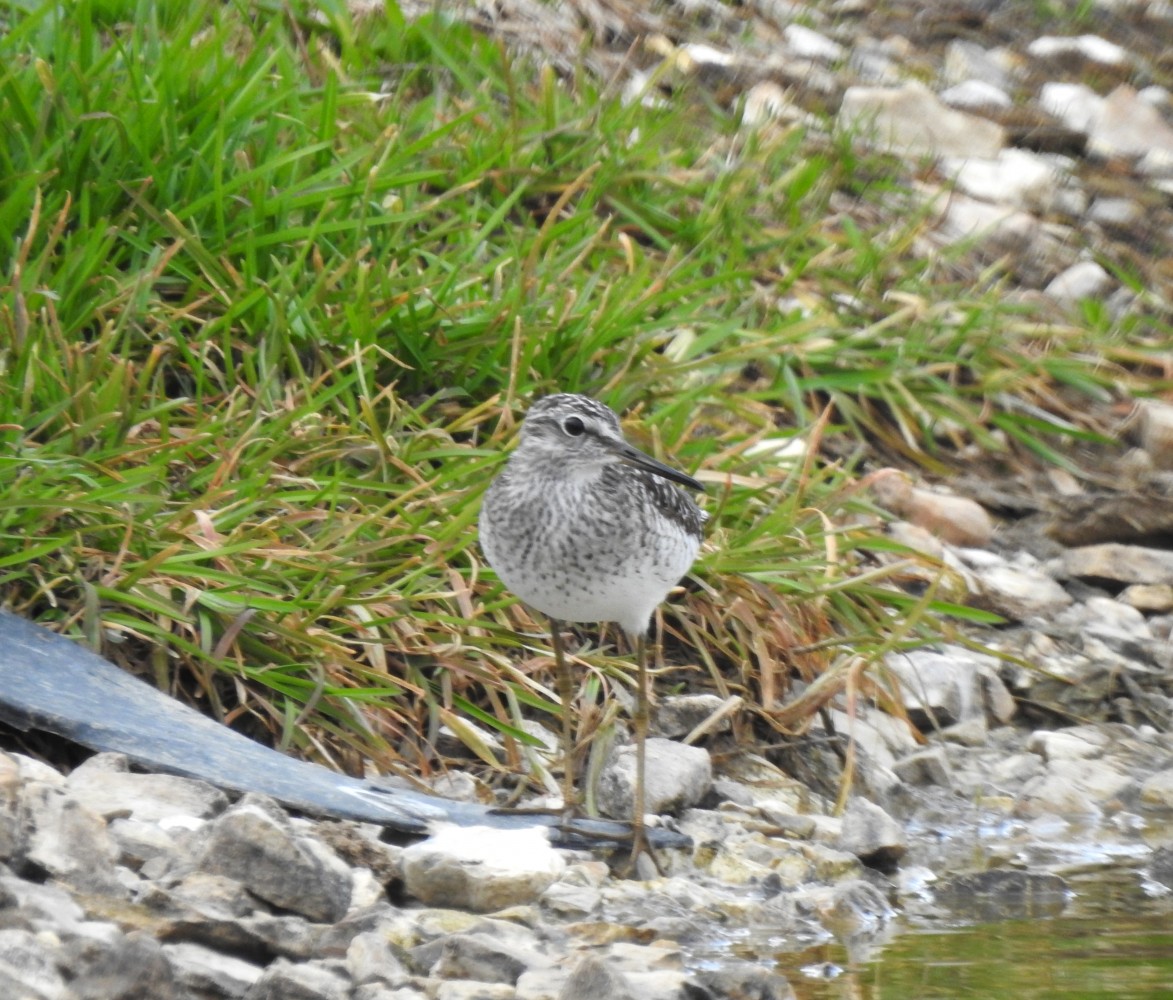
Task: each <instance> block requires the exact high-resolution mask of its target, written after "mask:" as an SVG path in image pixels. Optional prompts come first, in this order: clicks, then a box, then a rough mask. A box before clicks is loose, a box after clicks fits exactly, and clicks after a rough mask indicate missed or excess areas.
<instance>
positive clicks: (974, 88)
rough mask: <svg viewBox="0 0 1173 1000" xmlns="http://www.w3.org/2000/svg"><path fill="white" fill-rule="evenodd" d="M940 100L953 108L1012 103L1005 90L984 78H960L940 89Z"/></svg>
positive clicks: (1000, 106) (997, 106) (1002, 105)
mask: <svg viewBox="0 0 1173 1000" xmlns="http://www.w3.org/2000/svg"><path fill="white" fill-rule="evenodd" d="M941 100H942V101H944V102H945V103H946V104H948V105H949V106H950V107H953V108H1008V107H1010V106H1011V105H1012V104H1013V103H1014V102H1013V101H1011V100H1010V95H1009V94H1007V93H1006V91H1004V90H1002V89H1000V88H998V87H995V86H994V85H993V84H992V83H986V81H985V80H962V81H961V83H958V84H954V86H952V87H950V88H949V89H948V90H943V91H941Z"/></svg>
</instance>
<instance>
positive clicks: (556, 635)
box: [550, 618, 578, 819]
mask: <svg viewBox="0 0 1173 1000" xmlns="http://www.w3.org/2000/svg"><path fill="white" fill-rule="evenodd" d="M550 639H551V643H552V645H553V646H554V666H555V668H556V669H557V672H558V697H559V699H560V700H561V701H562V811H563V815H564V816H565V817H566V818H567V819H569V818H571V817H573V816H574V815H575V813H577V811H578V797H577V796H576V795H575V791H574V712H573V710H572V709H573V701H574V678H573V677H572V676H571V674H570V665H569V664H568V663H567V662H566V654H565V653H564V652H563V650H562V623H561V622H559V621H557V620H556V619H554V618H551V619H550Z"/></svg>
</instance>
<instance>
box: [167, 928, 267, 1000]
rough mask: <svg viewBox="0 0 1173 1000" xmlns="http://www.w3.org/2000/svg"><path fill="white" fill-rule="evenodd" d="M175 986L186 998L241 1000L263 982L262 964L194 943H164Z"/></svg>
mask: <svg viewBox="0 0 1173 1000" xmlns="http://www.w3.org/2000/svg"><path fill="white" fill-rule="evenodd" d="M163 954H164V955H165V956H166V958H167V961H168V962H169V963H170V964H171V967H172V969H173V970H174V974H175V983H176V985H177V986H178V987H179V988H180V989H181V990H183V991H185V993H184V995H189V994H194V995H195V996H209V995H210V996H214V997H240V996H244V994H245V993H246V992H247V991H248V989H249V988H250V987H251V986H252V985H253V984H254V983H256V982H257V980H259V979H260V977H261V974H262V973H263V972H264V970H263V969H262V968H261V967H260V966H259V965H254V964H253V963H252V962H246V961H244V960H243V959H240V958H234V957H233V956H232V955H226V954H224V953H223V952H220V951H216V950H215V949H212V948H207V947H205V946H204V945H202V944H195V943H193V942H190V941H179V942H176V943H174V944H164V945H163Z"/></svg>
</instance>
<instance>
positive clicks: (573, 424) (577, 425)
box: [562, 417, 586, 437]
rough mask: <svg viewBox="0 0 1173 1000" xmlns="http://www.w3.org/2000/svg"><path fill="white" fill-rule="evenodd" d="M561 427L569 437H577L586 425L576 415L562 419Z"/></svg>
mask: <svg viewBox="0 0 1173 1000" xmlns="http://www.w3.org/2000/svg"><path fill="white" fill-rule="evenodd" d="M562 429H563V430H564V431H566V433H567V434H569V435H570V436H571V437H578V436H579V435H580V434H581V433H582V432H583V431H585V430H586V426H585V425H584V424H583V422H582V421H581V420H580V419H579V418H578V417H567V418H566V419H565V420H563V421H562Z"/></svg>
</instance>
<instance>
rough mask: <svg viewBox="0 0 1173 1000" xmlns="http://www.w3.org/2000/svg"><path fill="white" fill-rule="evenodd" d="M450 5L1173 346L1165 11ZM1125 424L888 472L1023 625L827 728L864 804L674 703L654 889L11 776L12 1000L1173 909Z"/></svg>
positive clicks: (1161, 749)
mask: <svg viewBox="0 0 1173 1000" xmlns="http://www.w3.org/2000/svg"><path fill="white" fill-rule="evenodd" d="M410 6H411V5H410V4H405V5H404V7H405V10H407V11H408V12H409V13H411V11H410V9H409V8H410ZM432 6H433V5H432V4H431V3H430V2H429V3H426V4H423V5H421V12H422V11H423V9H424V8H426V9H427V10H431V8H432ZM452 6H453V16H461V17H465V18H467V19H469V20H470V21H472V22H473V23H475V24H477V25H478V26H480V27H482V28H483V29H485V30H488V31H493V32H495V33H497V34H499V35H500V36H501V37H502V38H504V39H505V40H506V41H507V42H508V43H510V44H513V45H515V46H517V47H518V48H521V49H526V50H529V51H542V52H543V53H544V54H545V55H546V56H548V57H549V58H550V59H552V60H553V61H554V62H555V63H558V62H559V61H560V60H571V59H574V58H577V57H578V56H579V54H580V53H581V52H583V51H584V49H585V48H586V47H587V46H586V44H585V39H586V38H587V37H588V36H594V37H599V38H602V37H606V38H608V39H609V40H610V42H609V44H608V45H607V46H605V47H596V48H592V49H590V52H589V55H588V62H589V63H590V64H591V65H592V66H593V67H594V69H595V70H596V71H597V72H600V73H608V74H612V73H616V72H622V73H625V74H626V76H625V86H626V91H627V93H628V95H629V97H630V99H632V100H645V101H653V100H662V99H670V97H669V96H668V95H667V94H665V93H661V92H660V90H659V89H658V88H659V86H660V85H661V84H662V83H663V81H664V80H665V79H667V78H670V77H672V76H675V77H676V78H679V79H691V80H694V81H697V85H703V86H705V87H708V88H710V89H711V90H712V92H713V93H714V94H717V95H720V98H721V99H722V100H724V101H726V102H727V103H728V104H729V105H730V106H735V105H739V106H741V107H742V108H743V112H742V117H743V128H745V129H769V128H773V127H782V126H785V125H786V124H788V123H792V122H794V121H803V122H807V123H809V125H810V127H811V128H812V129H814V130H816V131H817V130H820V129H823V130H827V131H828V132H830V131H831V130H832V129H834V128H836V127H850V128H853V129H859V130H860V134H861V141H863V138H862V136H863V133H864V132H865V131H866V132H867V133H868V135H870V137H871V138H870V141H871V142H873V143H878V144H879V145H880V146H882V147H883V148H885V149H887V150H889V151H891V152H893V153H894V154H896V155H897V156H898V157H901V158H903V159H904V161H905V162H906V165H907V169H908V171H909V181H908V187H907V192H908V196H909V198H910V199H912V203H915V204H916V206H917V209H918V210H924V211H927V212H929V213H931V215H932V218H933V220H934V222H933V224H932V225H931V226H930V227H928V228H927V229H926V231H925V234H924V236H923V238H922V239H921V241H920V243H921V251H922V252H923V253H924V254H925V255H926V257H930V256H932V255H934V254H937V253H939V252H940V251H941V250H942V248H949V249H950V250H958V248H961V250H960V251H959V252H963V255H962V256H961V257H959V258H958V259H961V260H964V261H966V262H968V263H969V264H972V265H973V266H975V267H978V266H982V265H983V264H984V263H988V262H990V261H993V260H999V261H1001V262H1002V263H1003V265H1004V266H1005V267H1006V268H1007V273H1008V274H1009V276H1010V286H1009V288H1008V295H1011V296H1014V297H1016V298H1018V299H1020V300H1021V301H1023V302H1028V303H1032V304H1035V305H1038V304H1040V303H1041V304H1043V305H1044V306H1045V307H1046V308H1047V309H1049V310H1051V314H1052V315H1053V316H1054V317H1056V318H1057V319H1059V320H1061V318H1062V317H1063V315H1064V314H1065V312H1064V311H1065V310H1068V309H1071V308H1076V307H1077V305H1078V303H1080V302H1081V301H1084V300H1087V299H1089V298H1090V299H1091V300H1093V301H1094V302H1095V303H1097V304H1098V305H1099V306H1102V307H1103V308H1104V309H1107V310H1109V311H1110V312H1111V313H1113V314H1119V313H1122V312H1124V311H1128V310H1134V311H1138V312H1140V313H1142V314H1145V315H1151V316H1153V317H1155V318H1156V319H1158V320H1160V321H1161V322H1164V323H1165V324H1166V326H1165V327H1164V328H1165V329H1167V328H1168V327H1167V324H1168V321H1169V317H1170V314H1171V310H1170V299H1171V298H1173V296H1171V295H1170V292H1171V291H1173V270H1170V268H1169V261H1170V259H1173V251H1171V248H1173V201H1171V199H1173V103H1171V97H1170V93H1169V90H1168V89H1166V87H1165V86H1164V85H1163V84H1162V82H1161V81H1167V80H1168V79H1169V76H1170V73H1171V72H1173V66H1171V65H1170V62H1169V58H1170V57H1169V53H1170V52H1171V51H1173V45H1171V44H1170V42H1171V40H1173V5H1171V4H1169V3H1167V2H1160V0H1158V2H1149V3H1143V2H1135V3H1129V2H1107V0H1104V2H1101V3H1093V4H1091V5H1090V11H1091V16H1090V23H1089V24H1088V26H1087V27H1088V30H1086V31H1082V32H1080V33H1067V34H1064V35H1061V36H1060V35H1055V34H1024V33H1023V29H1022V27H1021V26H1019V25H1016V24H1015V22H1014V17H1015V7H1016V5H1014V4H1002V5H997V4H981V3H977V2H974V3H968V4H967V3H957V4H948V5H935V4H905V5H900V4H897V5H889V6H887V7H886V8H885V10H883V11H881V10H879V5H875V6H873V5H871V4H869V3H867V2H866V0H841V2H838V3H834V4H823V5H817V6H816V5H810V6H807V5H803V4H799V3H793V4H792V3H786V2H780V3H766V2H761V3H757V4H752V5H741V6H735V5H729V6H726V5H722V4H717V3H708V2H690V3H681V4H670V5H665V6H664V7H663V8H662V9H661V8H656V12H647V11H643V10H642V9H640V10H626V9H623V8H622V7H621V5H617V4H604V3H596V2H579V3H574V4H561V5H554V6H547V5H544V4H538V3H536V2H534V3H528V4H527V3H517V2H514V3H497V4H479V5H473V4H470V5H452ZM944 8H947V9H944ZM732 38H737V39H738V42H737V44H736V45H734V44H733V43H731V42H728V41H726V43H724V44H722V42H721V40H722V39H725V40H728V39H732ZM632 52H634V53H636V54H635V56H634V57H632V56H631V55H630V53H632ZM652 81H658V83H653V82H652ZM926 161H931V164H932V165H931V167H928V168H926V167H924V166H923V164H924V163H925V162H926ZM914 167H915V170H914ZM914 173H915V177H913V174H914ZM1123 273H1127V274H1131V275H1133V276H1134V277H1135V280H1132V281H1129V282H1124V281H1122V280H1121V278H1120V275H1121V274H1123ZM847 305H848V306H849V304H847ZM1158 329H1159V327H1158V325H1157V324H1156V323H1155V324H1154V327H1153V330H1154V333H1153V335H1154V337H1156V336H1158V335H1159V334H1158V332H1157V331H1158ZM1116 402H1117V404H1118V403H1119V402H1120V401H1116ZM1125 402H1126V403H1127V404H1128V405H1127V406H1124V407H1121V406H1119V405H1117V406H1115V407H1114V408H1112V407H1108V406H1105V412H1104V421H1105V427H1106V428H1107V430H1108V431H1110V432H1111V433H1110V434H1109V437H1111V438H1114V439H1115V440H1116V441H1117V442H1118V446H1116V447H1108V446H1105V447H1102V448H1101V450H1100V451H1098V452H1097V453H1096V456H1095V475H1093V476H1089V477H1085V478H1079V477H1076V476H1073V475H1071V474H1069V473H1065V472H1060V471H1051V472H1039V473H1037V474H1036V475H1033V476H1032V477H1028V478H1017V479H1016V478H1011V477H1007V478H1006V479H1004V480H1000V479H997V478H991V477H988V476H984V477H983V476H976V475H975V476H974V477H973V478H972V479H967V478H966V477H960V478H958V479H957V481H955V482H951V483H950V484H949V486H948V488H947V489H946V488H938V487H930V486H926V485H925V484H924V483H919V482H914V481H913V480H912V479H910V478H908V477H907V476H906V475H905V474H904V473H902V472H895V471H891V470H883V471H882V472H876V473H873V474H872V477H871V479H870V480H869V482H868V483H867V486H868V487H869V488H870V489H871V490H872V494H873V496H874V497H875V500H876V502H877V503H878V504H879V505H881V506H883V507H886V508H887V509H888V510H889V511H890V512H891V513H892V515H893V517H894V518H896V520H895V522H894V523H893V524H891V525H890V526H889V528H888V530H889V531H890V532H891V534H892V536H893V537H894V538H896V539H897V540H898V541H900V542H902V543H904V544H905V545H906V546H908V547H909V549H910V550H911V551H913V552H917V553H920V554H921V555H922V556H924V557H928V558H929V559H931V560H934V561H935V566H934V568H932V569H930V568H929V564H928V562H926V561H924V560H913V559H910V560H908V567H907V584H908V587H909V589H910V590H912V591H914V592H915V591H916V590H917V588H918V587H920V588H923V587H925V586H930V585H935V586H941V587H942V588H944V591H945V592H944V596H948V598H949V599H950V600H953V601H955V602H957V603H960V604H967V605H971V606H974V607H979V608H983V609H986V610H989V611H992V612H995V613H997V614H998V615H1000V616H1002V618H1003V619H1004V624H1002V625H998V626H991V627H989V628H985V629H981V628H977V627H972V626H967V627H966V628H965V629H964V631H963V632H962V631H960V630H959V636H958V641H957V642H955V643H952V644H946V645H942V646H939V647H936V648H931V649H921V650H911V651H900V652H893V653H891V654H889V655H888V657H887V658H886V661H885V663H884V670H883V676H884V679H885V683H886V684H889V685H890V686H891V689H892V690H895V691H898V692H899V697H900V700H901V701H902V703H903V704H902V710H903V712H904V713H905V714H906V716H907V719H906V720H905V719H900V718H898V717H896V716H894V715H893V714H892V713H891V712H889V711H883V710H881V709H880V708H879V707H877V706H876V705H874V704H872V703H870V702H869V701H868V700H867V699H865V698H863V697H859V698H854V699H848V698H841V699H839V700H837V701H833V702H832V703H831V706H830V707H829V709H828V711H827V712H826V713H825V714H824V715H823V716H822V722H821V723H820V724H819V725H818V726H816V728H815V730H814V731H812V732H811V733H810V734H808V736H807V737H806V742H805V743H804V744H803V748H802V752H805V753H808V754H809V759H810V760H811V761H812V768H813V769H814V770H818V768H819V766H820V764H819V762H820V761H825V769H826V770H827V771H828V772H834V774H835V776H836V780H837V777H838V775H839V774H841V773H842V768H843V767H844V766H845V762H850V766H851V767H852V768H853V769H854V770H853V774H854V779H853V781H852V797H851V799H850V801H848V803H847V804H846V808H845V809H844V810H842V811H841V812H839V811H837V809H836V804H835V802H834V801H833V800H832V797H831V795H830V794H829V791H828V787H827V785H826V783H824V782H820V781H818V780H816V779H815V778H811V779H810V780H799V779H798V778H795V777H793V776H792V775H790V774H788V773H786V772H784V771H783V770H782V769H781V768H780V767H779V766H777V765H776V764H775V763H771V762H770V761H769V760H767V759H766V757H765V756H764V755H759V754H757V753H754V752H753V749H752V748H745V747H736V746H732V745H730V743H729V742H728V741H727V740H726V738H725V736H724V734H723V733H722V718H723V716H724V715H725V714H727V713H728V712H730V711H735V710H736V706H735V705H727V704H725V703H722V702H721V701H720V700H719V699H705V698H698V697H691V698H690V697H689V696H680V697H664V698H661V699H660V705H659V715H658V719H657V725H658V737H657V739H656V740H654V741H653V743H652V745H651V746H650V747H649V769H650V774H649V784H650V786H651V787H650V789H649V792H650V797H651V801H652V803H653V804H654V806H655V808H656V810H657V811H658V812H661V811H662V812H664V813H670V814H672V816H671V818H670V819H668V820H666V821H667V822H671V823H672V824H673V825H674V826H675V827H676V828H677V829H679V830H680V831H681V832H682V833H684V834H687V835H688V836H689V837H691V839H692V843H693V847H692V848H691V850H687V851H685V850H672V851H664V852H662V857H661V859H660V860H661V863H662V866H663V868H664V873H663V874H662V875H659V876H656V877H653V878H649V879H648V880H646V881H626V880H619V879H616V878H614V877H612V875H611V872H610V869H609V868H608V866H607V864H606V861H605V860H604V858H603V853H602V852H594V851H580V852H572V851H565V850H555V849H554V848H552V847H550V846H549V844H548V843H547V842H546V839H545V834H544V831H541V830H534V831H522V832H512V833H502V832H500V831H494V830H488V829H476V828H467V827H466V828H460V827H448V828H445V829H442V830H437V831H436V832H435V834H434V836H433V837H431V838H429V839H428V840H425V841H420V842H416V843H411V842H409V841H407V840H405V839H404V840H399V839H396V838H395V837H393V836H391V835H390V834H388V833H387V831H385V830H383V829H381V828H379V827H377V826H374V825H371V824H361V823H355V822H349V821H337V820H324V819H313V818H307V817H302V816H291V815H289V814H288V813H287V811H286V810H284V809H283V808H281V807H280V806H279V805H278V804H277V803H275V802H273V801H272V800H269V799H266V798H264V797H261V796H254V795H246V796H243V797H241V798H239V799H236V800H235V801H234V800H233V799H232V798H230V796H229V795H227V794H225V793H224V792H223V791H220V790H218V789H217V788H215V787H213V786H212V785H210V784H207V783H204V782H200V781H195V780H191V779H187V778H179V777H174V776H170V775H163V774H146V773H138V772H136V771H135V770H133V769H132V768H131V767H130V766H129V764H128V762H127V760H126V758H124V757H120V756H119V755H117V754H99V755H97V756H94V757H91V758H89V759H87V760H85V761H84V762H83V763H81V764H80V765H79V766H77V767H75V768H72V769H71V770H68V769H66V768H64V767H62V768H61V769H58V768H55V767H52V766H49V765H48V764H46V763H44V762H42V761H39V760H37V759H34V757H33V756H31V755H29V754H26V753H21V752H17V751H15V750H12V751H8V752H0V996H3V997H12V998H14V1000H24V998H34V1000H120V998H127V1000H130V998H141V997H152V998H164V1000H165V998H175V1000H189V998H216V1000H220V998H234V1000H235V998H247V1000H262V998H274V1000H276V998H281V1000H302V998H304V1000H334V998H339V1000H340V998H352V1000H420V998H424V997H427V998H438V1000H482V998H484V1000H512V998H518V1000H547V998H551V1000H552V998H561V1000H579V998H582V1000H588V998H598V997H601V996H609V997H613V998H616V1000H618V998H621V997H627V996H637V995H638V996H640V997H641V1000H661V998H663V1000H669V998H672V1000H675V998H680V1000H684V998H689V1000H695V998H699V997H743V996H744V997H754V998H785V997H789V996H792V995H793V991H792V988H791V985H790V984H788V983H787V981H786V980H785V979H784V978H783V977H781V976H779V975H778V974H777V973H776V972H774V971H773V970H772V968H771V965H770V963H769V961H767V960H766V959H765V957H764V956H767V955H768V954H769V953H771V951H777V950H780V949H783V948H792V949H798V948H800V947H802V946H804V945H809V944H810V943H812V942H817V941H824V940H830V939H831V938H832V937H834V938H837V939H839V940H849V941H867V940H871V939H873V938H875V937H876V936H877V935H880V934H882V933H883V931H884V928H885V927H886V926H887V925H888V924H889V923H890V921H892V919H893V918H894V916H895V915H896V914H898V913H901V912H906V913H909V912H911V913H915V912H921V911H924V910H926V909H930V908H931V909H943V910H948V911H949V912H953V913H955V914H957V916H958V919H962V920H966V919H969V920H976V919H991V918H999V917H1008V916H1018V917H1022V916H1033V915H1041V914H1050V913H1055V912H1059V911H1061V910H1062V909H1063V907H1064V906H1066V905H1067V904H1068V901H1069V898H1070V884H1069V881H1068V878H1067V876H1068V874H1069V871H1070V869H1071V868H1072V866H1075V865H1084V864H1086V863H1087V859H1088V858H1089V857H1094V858H1096V859H1097V860H1098V862H1102V863H1105V864H1107V863H1111V864H1119V865H1121V866H1122V867H1123V868H1124V869H1126V870H1127V872H1129V874H1130V877H1132V878H1134V879H1135V880H1136V881H1137V882H1138V883H1139V884H1141V885H1143V887H1144V890H1145V891H1146V892H1147V893H1149V894H1151V895H1154V896H1157V895H1163V894H1164V895H1167V894H1169V893H1170V892H1173V552H1170V550H1169V548H1168V547H1167V546H1168V540H1169V539H1170V538H1171V537H1173V513H1170V512H1171V511H1173V502H1171V501H1173V471H1170V470H1173V407H1170V406H1168V405H1166V404H1163V403H1161V402H1159V401H1145V402H1143V403H1138V404H1137V405H1136V406H1135V408H1132V406H1131V401H1125ZM893 558H895V557H893ZM698 730H699V732H700V735H698V736H696V738H695V739H694V740H693V741H692V743H691V744H690V745H687V746H686V745H685V744H684V743H682V742H680V741H681V740H682V739H683V738H684V737H685V736H686V735H688V734H690V733H693V732H694V731H698ZM626 768H627V761H626V759H625V755H624V754H623V753H622V752H620V753H617V754H616V757H615V760H614V761H613V763H612V765H611V767H610V769H609V770H608V772H607V774H605V775H604V776H603V779H602V781H601V786H602V787H603V788H606V789H609V791H608V792H607V793H606V794H607V795H609V796H610V797H611V799H612V800H613V803H614V804H613V806H612V808H613V810H614V811H615V812H621V810H622V803H623V802H625V801H629V792H628V786H627V784H626V782H627V781H628V780H629V779H628V778H627V776H626V775H627V770H626ZM67 771H68V773H66V772H67ZM453 787H455V788H459V787H460V781H459V776H456V780H455V781H454V782H453ZM734 934H735V936H736V943H737V947H736V949H734V948H733V947H732V945H731V941H732V940H733V936H734Z"/></svg>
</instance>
